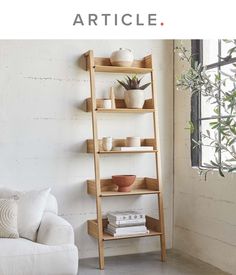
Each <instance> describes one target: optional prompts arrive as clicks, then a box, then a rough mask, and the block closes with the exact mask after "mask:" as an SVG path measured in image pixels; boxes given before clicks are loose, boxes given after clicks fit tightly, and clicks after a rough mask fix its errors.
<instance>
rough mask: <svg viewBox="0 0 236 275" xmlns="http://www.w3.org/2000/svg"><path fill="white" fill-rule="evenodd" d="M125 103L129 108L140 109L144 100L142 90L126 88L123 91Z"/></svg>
mask: <svg viewBox="0 0 236 275" xmlns="http://www.w3.org/2000/svg"><path fill="white" fill-rule="evenodd" d="M124 98H125V105H126V107H127V108H130V109H142V108H143V105H144V102H145V92H144V90H138V89H136V90H127V91H125V96H124Z"/></svg>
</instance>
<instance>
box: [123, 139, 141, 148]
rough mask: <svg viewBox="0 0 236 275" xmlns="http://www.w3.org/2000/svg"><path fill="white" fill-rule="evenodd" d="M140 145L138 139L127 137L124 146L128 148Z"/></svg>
mask: <svg viewBox="0 0 236 275" xmlns="http://www.w3.org/2000/svg"><path fill="white" fill-rule="evenodd" d="M140 145H141V139H140V137H127V138H126V146H128V147H139V146H140Z"/></svg>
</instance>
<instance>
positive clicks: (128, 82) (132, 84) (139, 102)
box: [117, 75, 151, 109]
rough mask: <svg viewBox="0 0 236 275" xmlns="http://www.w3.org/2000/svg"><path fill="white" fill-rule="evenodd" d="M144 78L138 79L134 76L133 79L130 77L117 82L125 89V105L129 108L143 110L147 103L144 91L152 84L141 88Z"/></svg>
mask: <svg viewBox="0 0 236 275" xmlns="http://www.w3.org/2000/svg"><path fill="white" fill-rule="evenodd" d="M141 80H142V78H138V77H137V76H136V75H134V76H133V77H132V78H131V77H129V76H128V75H127V76H126V79H125V80H123V81H120V80H117V81H118V82H119V83H120V85H122V86H123V87H124V88H125V94H124V99H125V104H126V107H127V108H131V109H142V108H143V105H144V102H145V92H144V90H145V89H146V88H147V87H148V86H149V85H150V84H151V82H149V83H146V84H144V85H142V86H140V82H141Z"/></svg>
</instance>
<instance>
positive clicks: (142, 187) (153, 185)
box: [84, 50, 166, 269]
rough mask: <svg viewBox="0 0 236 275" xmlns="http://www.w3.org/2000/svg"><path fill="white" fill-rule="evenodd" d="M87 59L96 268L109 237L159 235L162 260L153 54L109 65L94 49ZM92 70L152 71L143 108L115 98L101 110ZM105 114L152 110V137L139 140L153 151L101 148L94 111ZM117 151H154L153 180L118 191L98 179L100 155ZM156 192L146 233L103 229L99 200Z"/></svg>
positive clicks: (138, 181) (90, 228)
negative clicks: (115, 233) (128, 63)
mask: <svg viewBox="0 0 236 275" xmlns="http://www.w3.org/2000/svg"><path fill="white" fill-rule="evenodd" d="M84 56H85V59H86V69H87V71H89V76H90V91H91V98H89V99H87V100H86V107H87V111H88V112H91V113H92V128H93V139H92V140H87V152H88V153H93V155H94V169H95V180H88V181H87V190H88V194H90V195H92V196H95V198H96V212H97V218H96V219H95V220H88V222H87V223H88V234H89V235H91V236H93V237H94V238H96V239H97V241H98V252H99V267H100V269H104V242H105V241H110V240H119V239H129V238H137V237H138V238H140V237H151V236H158V237H159V238H160V245H161V260H162V261H164V260H165V257H166V246H165V231H164V209H163V198H162V192H161V191H162V186H161V171H160V165H159V164H160V148H159V146H158V128H157V108H156V73H155V70H154V68H153V64H152V55H148V56H146V57H144V58H143V59H142V60H135V61H134V63H133V66H132V67H115V66H111V63H110V59H109V58H101V57H94V55H93V51H92V50H90V51H88V52H87V53H85V54H84ZM95 72H103V73H104V72H105V73H139V74H147V73H149V74H151V82H152V84H151V88H152V98H151V99H148V100H146V102H145V104H144V107H143V109H128V108H126V107H125V104H124V102H123V101H122V100H116V107H117V108H116V109H103V108H102V107H101V106H102V99H97V98H96V94H95ZM100 112H104V113H111V112H112V113H118V114H119V113H140V114H142V113H152V114H153V131H154V138H152V139H144V140H142V141H141V142H142V145H143V146H145V145H147V146H150V145H151V146H153V148H154V150H151V151H150V150H147V151H139V152H137V151H128V152H120V151H110V152H105V151H102V146H101V140H99V139H98V129H97V114H98V113H100ZM113 142H115V143H116V144H123V143H124V140H114V141H113ZM113 153H114V155H116V154H118V155H119V153H125V154H131V153H153V154H155V167H156V176H157V177H156V179H152V178H148V177H145V178H137V179H136V180H135V183H134V185H133V188H132V191H131V192H128V193H123V192H117V191H116V190H117V189H116V186H115V185H114V184H113V183H112V180H111V179H101V178H100V161H99V158H100V156H101V155H102V154H113ZM150 194H154V195H157V201H158V203H157V208H158V210H157V211H158V217H159V218H158V219H156V218H153V217H149V216H146V226H147V228H148V229H149V233H148V234H139V235H134V236H133V235H132V236H122V237H113V236H111V235H109V234H107V233H106V232H104V228H105V227H106V226H107V219H104V218H103V217H102V207H101V200H102V198H103V197H116V196H117V197H121V196H124V197H127V196H131V195H150Z"/></svg>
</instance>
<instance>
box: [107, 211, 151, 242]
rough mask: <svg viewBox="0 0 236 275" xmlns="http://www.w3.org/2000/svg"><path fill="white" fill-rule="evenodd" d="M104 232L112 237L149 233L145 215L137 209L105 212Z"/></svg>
mask: <svg viewBox="0 0 236 275" xmlns="http://www.w3.org/2000/svg"><path fill="white" fill-rule="evenodd" d="M107 218H108V225H107V228H106V232H107V233H108V234H110V235H112V236H114V237H121V236H126V235H139V234H146V233H149V231H148V229H147V227H146V217H145V215H144V214H143V213H140V212H137V211H122V212H120V211H116V212H109V213H108V214H107Z"/></svg>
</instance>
